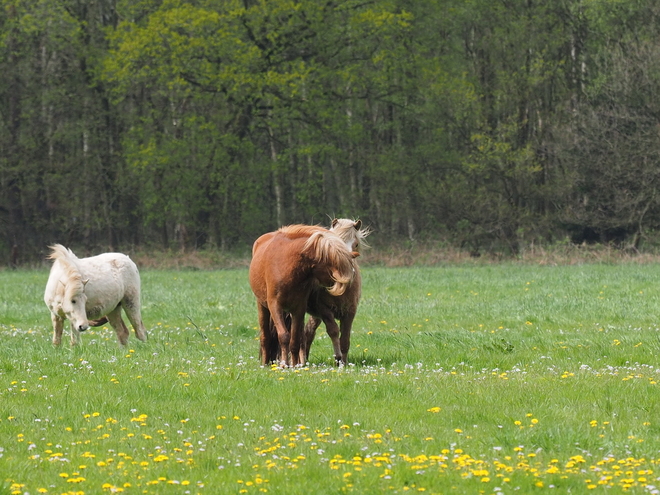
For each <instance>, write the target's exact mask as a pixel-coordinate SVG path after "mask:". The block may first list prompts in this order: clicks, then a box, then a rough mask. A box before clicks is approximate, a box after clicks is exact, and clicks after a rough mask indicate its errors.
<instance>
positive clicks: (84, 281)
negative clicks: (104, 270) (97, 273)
mask: <svg viewBox="0 0 660 495" xmlns="http://www.w3.org/2000/svg"><path fill="white" fill-rule="evenodd" d="M87 282H89V279H85V280H83V281H82V284H83V289H84V288H85V286H86V285H87Z"/></svg>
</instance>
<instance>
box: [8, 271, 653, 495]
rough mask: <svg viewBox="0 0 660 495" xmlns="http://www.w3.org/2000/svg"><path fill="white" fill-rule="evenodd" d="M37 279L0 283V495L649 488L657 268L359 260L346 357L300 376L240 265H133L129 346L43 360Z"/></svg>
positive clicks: (317, 354)
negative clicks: (263, 352)
mask: <svg viewBox="0 0 660 495" xmlns="http://www.w3.org/2000/svg"><path fill="white" fill-rule="evenodd" d="M47 276H48V274H47V272H46V271H39V270H34V271H29V270H24V271H0V337H1V338H2V340H3V346H2V347H1V348H0V494H10V493H16V494H23V493H30V494H32V495H33V494H36V493H51V494H52V493H57V494H61V493H87V494H96V493H118V492H123V493H202V494H203V493H208V494H215V493H255V494H256V493H272V494H277V493H290V494H309V493H328V494H335V493H344V492H346V493H360V494H362V493H381V492H390V493H418V492H424V493H511V492H513V491H518V492H519V493H530V492H543V491H551V492H556V493H568V492H571V493H588V492H596V493H601V492H607V493H612V492H613V491H614V492H620V491H622V490H627V491H628V492H630V493H654V490H655V488H654V487H655V486H656V485H657V486H660V481H659V477H660V470H659V469H657V464H658V463H660V454H659V452H660V400H659V399H660V389H659V388H658V387H659V386H660V385H658V383H659V382H660V367H659V363H658V358H657V356H658V355H659V353H660V352H659V351H660V333H659V332H660V330H659V328H660V327H659V326H658V312H659V309H660V286H658V284H657V281H658V280H659V279H660V266H658V265H633V264H628V265H623V264H622V265H582V266H570V267H569V266H566V267H562V266H559V267H534V266H529V265H525V266H519V265H515V264H502V265H487V266H466V265H458V266H449V267H426V268H423V267H418V268H407V269H404V268H401V269H398V268H378V267H368V268H365V269H364V270H363V278H364V281H363V285H364V288H363V298H362V304H361V307H360V310H359V312H358V316H357V318H356V321H355V325H354V333H353V339H352V346H351V352H350V354H349V362H350V365H349V366H347V367H345V368H336V367H334V366H333V365H332V362H333V359H332V350H331V345H330V341H329V339H328V338H327V336H326V335H325V333H324V332H322V331H320V332H319V336H318V337H317V340H316V341H315V343H314V346H313V348H312V354H311V363H310V365H309V366H307V367H305V368H303V369H295V370H293V369H288V370H282V369H277V368H270V367H266V368H262V367H261V366H260V365H259V360H258V340H257V339H258V331H257V329H256V309H255V302H254V298H253V296H252V293H251V292H250V289H249V286H248V284H247V271H246V270H244V269H236V270H224V271H148V270H145V271H143V272H142V285H143V290H142V292H143V317H144V319H145V324H146V326H147V329H148V330H149V341H148V342H147V343H146V344H143V343H141V342H139V341H137V339H135V337H134V335H131V338H130V340H129V346H128V347H127V348H125V349H122V348H120V347H119V346H118V345H117V343H116V338H115V336H114V332H112V330H111V329H110V328H109V327H100V328H96V329H90V330H89V331H88V332H86V333H85V334H83V335H82V338H81V340H82V344H81V345H80V346H77V347H74V348H71V347H70V346H69V345H68V338H67V339H64V340H63V341H64V342H65V344H63V345H62V346H61V347H60V348H53V347H52V345H51V344H50V338H51V329H50V318H49V315H48V311H47V309H46V306H45V305H44V303H43V300H42V294H43V289H44V288H45V284H46V280H47ZM65 331H68V328H66V330H65Z"/></svg>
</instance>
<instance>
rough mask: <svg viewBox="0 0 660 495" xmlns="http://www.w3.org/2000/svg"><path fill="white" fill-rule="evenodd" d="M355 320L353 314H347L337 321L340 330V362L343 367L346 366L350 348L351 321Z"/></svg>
mask: <svg viewBox="0 0 660 495" xmlns="http://www.w3.org/2000/svg"><path fill="white" fill-rule="evenodd" d="M354 319H355V312H350V311H349V312H348V313H346V314H344V315H343V316H342V317H341V318H340V319H339V324H340V328H341V337H340V339H339V340H340V345H341V361H342V363H343V364H344V365H346V364H348V350H349V349H350V347H351V328H352V327H353V320H354Z"/></svg>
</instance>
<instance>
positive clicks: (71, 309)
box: [62, 279, 89, 332]
mask: <svg viewBox="0 0 660 495" xmlns="http://www.w3.org/2000/svg"><path fill="white" fill-rule="evenodd" d="M85 283H86V281H82V280H80V279H78V280H69V282H68V283H67V284H66V286H65V288H64V297H63V298H62V311H63V312H64V314H65V315H66V317H67V319H68V320H69V321H70V322H71V324H72V325H73V327H74V328H76V329H77V330H78V331H79V332H84V331H85V330H87V329H88V328H89V320H88V319H87V310H86V309H85V305H86V304H87V296H86V295H85Z"/></svg>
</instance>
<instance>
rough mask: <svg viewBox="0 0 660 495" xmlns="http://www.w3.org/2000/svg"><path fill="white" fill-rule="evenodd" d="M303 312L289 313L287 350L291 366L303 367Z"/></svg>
mask: <svg viewBox="0 0 660 495" xmlns="http://www.w3.org/2000/svg"><path fill="white" fill-rule="evenodd" d="M304 327H305V310H304V309H303V310H302V311H299V312H297V313H291V337H290V341H289V350H290V351H291V366H298V365H304V364H305V361H304V357H305V335H304Z"/></svg>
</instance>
